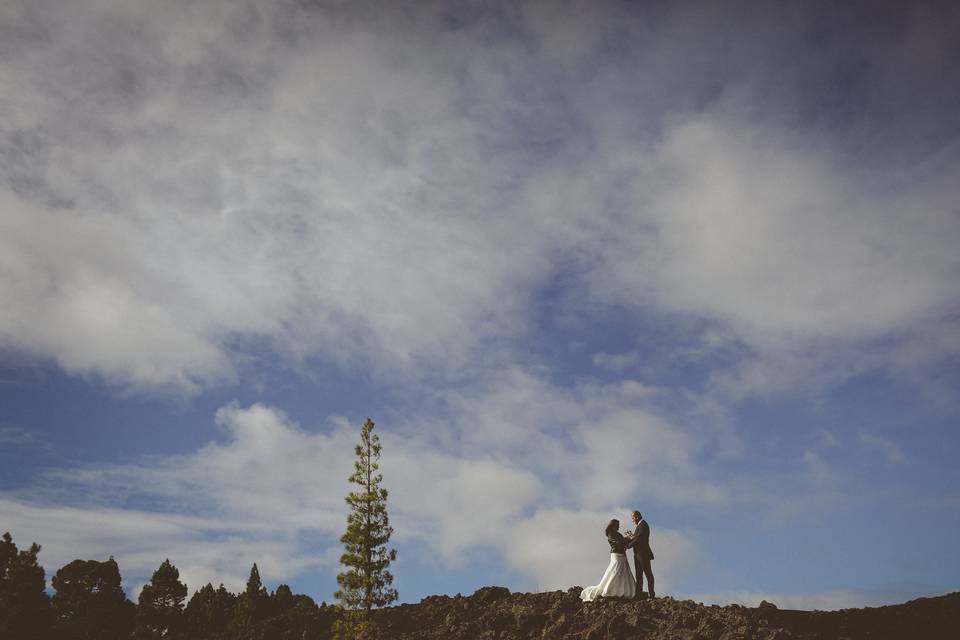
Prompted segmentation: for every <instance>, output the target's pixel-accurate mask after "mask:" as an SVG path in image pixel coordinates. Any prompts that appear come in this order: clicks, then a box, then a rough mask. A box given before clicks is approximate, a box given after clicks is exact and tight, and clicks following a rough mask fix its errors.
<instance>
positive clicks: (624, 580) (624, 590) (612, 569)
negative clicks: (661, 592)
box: [580, 553, 637, 602]
mask: <svg viewBox="0 0 960 640" xmlns="http://www.w3.org/2000/svg"><path fill="white" fill-rule="evenodd" d="M636 593H637V581H636V579H635V578H634V577H633V572H632V571H630V565H629V564H627V556H626V554H624V553H611V554H610V564H609V565H607V570H606V571H604V572H603V577H602V578H600V584H598V585H594V586H592V587H586V588H585V589H584V590H583V591H582V592H581V593H580V599H581V600H583V601H584V602H590V601H592V600H593V599H594V598H598V597H600V596H604V597H611V596H616V597H621V598H632V597H633V596H634V595H636Z"/></svg>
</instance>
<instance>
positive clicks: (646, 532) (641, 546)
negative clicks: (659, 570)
mask: <svg viewBox="0 0 960 640" xmlns="http://www.w3.org/2000/svg"><path fill="white" fill-rule="evenodd" d="M629 546H631V547H633V565H634V568H635V569H636V571H637V594H640V593H643V575H644V574H646V575H647V584H649V585H650V597H651V598H652V597H653V596H654V591H653V569H652V568H651V567H650V561H651V560H653V550H652V549H651V548H650V525H649V524H647V521H646V520H644V519H642V518H641V519H640V522H638V523H637V530H636V531H634V532H633V537H632V538H631V540H630V545H629Z"/></svg>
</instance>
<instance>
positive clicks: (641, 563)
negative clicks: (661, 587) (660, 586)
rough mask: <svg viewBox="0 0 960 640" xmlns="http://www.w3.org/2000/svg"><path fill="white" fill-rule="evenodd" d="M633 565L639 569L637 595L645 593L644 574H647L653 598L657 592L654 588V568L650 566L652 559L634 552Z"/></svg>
mask: <svg viewBox="0 0 960 640" xmlns="http://www.w3.org/2000/svg"><path fill="white" fill-rule="evenodd" d="M633 565H634V568H636V570H637V595H638V596H639V595H640V594H641V593H643V576H644V574H646V576H647V584H648V585H650V597H651V598H652V597H653V595H654V593H655V592H654V590H653V568H652V567H651V566H650V559H649V558H643V557H641V556H639V555H636V554H634V556H633Z"/></svg>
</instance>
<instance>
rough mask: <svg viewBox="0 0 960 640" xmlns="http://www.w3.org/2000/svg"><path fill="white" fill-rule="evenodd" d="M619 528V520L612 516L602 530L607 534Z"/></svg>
mask: <svg viewBox="0 0 960 640" xmlns="http://www.w3.org/2000/svg"><path fill="white" fill-rule="evenodd" d="M619 528H620V521H619V520H617V519H616V518H614V519H613V520H611V521H610V523H609V524H607V528H606V529H604V530H603V533H604V535H608V536H609V535H610V534H611V533H613V532H614V531H616V530H617V529H619Z"/></svg>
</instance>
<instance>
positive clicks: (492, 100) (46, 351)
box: [0, 0, 960, 608]
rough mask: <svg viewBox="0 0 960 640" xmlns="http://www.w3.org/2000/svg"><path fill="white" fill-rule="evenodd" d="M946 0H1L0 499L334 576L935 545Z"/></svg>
mask: <svg viewBox="0 0 960 640" xmlns="http://www.w3.org/2000/svg"><path fill="white" fill-rule="evenodd" d="M947 5H948V3H935V2H930V3H924V2H918V3H901V4H896V3H891V4H890V5H889V6H883V5H881V4H878V3H863V4H859V5H858V3H849V4H844V6H843V7H842V8H838V7H836V6H834V4H833V3H777V4H776V6H774V5H773V4H772V3H751V2H735V3H684V2H680V3H673V2H671V3H660V2H649V3H627V2H589V3H575V2H539V3H538V2H523V3H514V2H511V3H496V2H473V3H459V4H458V3H430V2H411V3H405V2H393V3H389V5H385V4H382V3H367V2H352V3H333V2H331V3H325V2H294V1H293V0H285V1H282V2H275V3H269V6H268V4H267V3H256V2H236V1H229V2H227V1H222V2H221V1H216V0H208V1H193V2H187V1H177V2H168V3H151V2H122V1H120V0H115V1H114V0H96V1H95V0H80V1H77V2H71V3H67V5H65V4H64V3H57V2H46V1H43V0H41V1H36V2H30V3H6V4H4V5H3V7H2V8H0V43H2V44H0V125H2V126H0V460H2V464H0V529H3V530H10V531H11V533H12V534H13V536H14V539H15V540H16V541H17V542H18V544H29V542H31V541H33V540H36V541H38V542H40V543H41V544H42V545H43V547H44V549H43V551H42V553H41V561H42V563H43V564H44V566H45V567H46V569H47V572H48V575H52V573H53V572H54V571H55V570H56V569H57V568H58V567H60V566H62V565H64V564H66V563H67V562H69V561H70V560H72V559H74V558H77V557H82V558H106V557H107V556H109V555H113V556H115V557H116V559H117V561H118V562H119V564H120V567H121V571H122V573H123V576H124V580H125V586H126V587H127V589H128V592H130V593H131V594H133V593H136V592H137V590H138V589H139V588H140V586H141V585H142V584H143V582H144V581H145V580H146V579H148V577H149V575H150V573H152V571H153V570H154V569H155V568H156V567H157V566H159V564H160V563H161V562H162V561H163V559H164V558H167V557H169V558H170V559H171V560H172V561H173V562H174V564H176V565H177V566H178V567H179V568H180V570H181V574H182V576H183V577H184V579H185V580H186V581H187V582H188V584H189V586H190V588H191V589H197V588H199V587H200V586H202V585H203V584H205V583H206V582H207V581H213V582H214V583H217V582H219V581H223V582H224V583H226V584H227V585H228V586H230V587H231V588H234V589H239V588H241V587H242V584H243V582H244V581H245V578H246V574H247V571H248V570H249V567H250V565H251V564H252V563H253V562H257V563H258V566H259V567H260V571H261V574H262V575H263V576H264V578H265V580H266V581H267V583H268V584H269V585H270V586H275V585H276V584H278V583H280V582H287V583H289V584H291V586H293V588H294V589H295V590H298V591H300V592H304V593H307V594H309V595H311V596H313V597H314V598H315V599H316V600H318V601H320V600H327V601H330V600H331V598H332V593H333V591H334V590H335V575H336V573H337V571H338V567H337V560H338V557H339V553H340V549H339V545H338V543H337V538H338V537H339V535H340V534H341V533H342V531H343V529H344V526H345V517H346V511H345V508H346V507H345V505H344V503H343V496H344V495H345V493H346V492H347V491H348V490H349V488H348V486H347V482H346V478H347V476H348V475H349V473H350V465H351V455H352V449H353V444H354V442H355V441H356V439H357V436H358V431H359V425H360V424H361V423H362V421H363V419H364V418H365V417H367V416H371V417H373V418H374V419H375V420H376V421H377V424H378V429H379V431H380V434H381V437H382V439H383V444H384V457H383V461H382V463H383V470H384V474H385V486H386V487H387V488H388V489H389V490H390V491H391V495H390V502H389V507H390V513H391V516H392V521H393V524H394V526H395V529H396V534H395V543H396V546H397V548H398V550H399V559H398V561H397V562H396V564H395V566H394V569H395V573H396V576H397V586H398V589H399V592H400V596H401V599H402V600H403V601H417V600H419V599H420V598H421V597H423V596H425V595H429V594H433V593H457V592H462V593H469V592H472V591H473V590H474V589H476V588H477V587H479V586H483V585H489V584H502V585H506V586H508V587H510V588H512V589H516V590H535V589H553V588H567V587H569V586H571V585H575V584H578V585H588V584H592V583H594V582H595V581H596V580H598V579H599V577H600V574H601V573H602V571H603V568H604V567H605V564H606V554H607V549H606V543H605V541H604V539H603V536H602V534H601V530H602V528H603V526H604V524H605V523H606V521H607V520H608V519H609V518H611V517H619V518H620V519H621V521H624V522H625V521H627V520H628V519H629V512H630V510H632V509H634V508H638V509H640V510H642V511H643V512H644V514H645V515H646V516H647V518H648V520H649V521H650V523H651V526H652V529H653V535H652V546H653V548H654V551H655V553H656V556H657V559H656V560H655V563H654V571H655V572H656V575H657V581H658V582H657V585H658V592H660V593H663V594H671V595H675V596H678V597H693V598H697V599H701V600H704V601H708V602H721V603H726V602H732V601H739V602H744V603H756V602H758V601H759V600H760V599H762V598H767V599H774V600H775V601H776V602H778V603H779V604H781V606H794V607H803V608H837V607H844V606H863V605H870V604H879V603H887V602H897V601H902V600H905V599H908V598H910V597H915V596H917V595H925V594H937V593H943V592H946V591H952V590H956V589H957V576H958V575H960V551H958V549H957V548H956V544H955V538H956V531H957V530H958V527H960V472H958V471H957V470H956V464H955V460H956V459H957V457H958V454H960V435H958V426H960V402H958V399H957V398H958V396H957V389H958V388H960V366H958V362H960V360H958V358H960V252H958V251H957V250H956V247H957V246H960V208H958V206H960V205H958V203H960V186H958V185H960V180H958V176H960V115H958V114H960V111H958V110H957V109H956V105H957V104H958V103H960V85H958V84H957V83H956V82H954V81H953V75H954V71H953V70H952V68H951V64H950V61H952V60H955V59H957V57H958V55H960V51H957V49H958V44H957V40H956V37H955V34H956V33H957V30H958V28H960V12H958V11H957V9H955V8H953V7H950V6H947Z"/></svg>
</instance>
